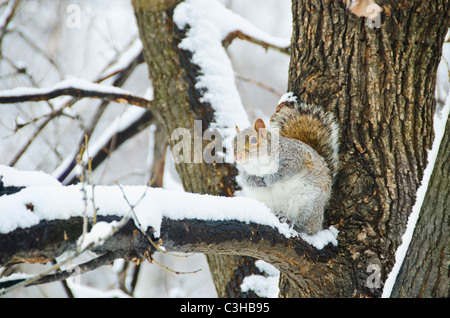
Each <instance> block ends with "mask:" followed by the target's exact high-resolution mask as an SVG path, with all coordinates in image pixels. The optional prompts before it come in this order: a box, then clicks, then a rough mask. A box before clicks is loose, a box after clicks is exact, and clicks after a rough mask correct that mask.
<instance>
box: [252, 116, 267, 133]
mask: <svg viewBox="0 0 450 318" xmlns="http://www.w3.org/2000/svg"><path fill="white" fill-rule="evenodd" d="M255 130H256V131H257V132H259V133H260V134H261V135H262V136H263V137H264V138H266V137H267V130H266V124H265V123H264V120H262V119H261V118H258V119H257V120H256V121H255Z"/></svg>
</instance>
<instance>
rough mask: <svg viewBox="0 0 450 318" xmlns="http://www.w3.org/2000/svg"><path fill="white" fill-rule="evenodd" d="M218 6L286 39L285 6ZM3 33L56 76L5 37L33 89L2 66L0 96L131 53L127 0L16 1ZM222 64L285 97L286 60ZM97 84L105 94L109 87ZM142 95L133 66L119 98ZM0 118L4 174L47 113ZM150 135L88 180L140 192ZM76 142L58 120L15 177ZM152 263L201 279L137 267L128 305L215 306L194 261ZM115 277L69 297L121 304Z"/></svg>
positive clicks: (107, 120)
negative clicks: (74, 14) (76, 20)
mask: <svg viewBox="0 0 450 318" xmlns="http://www.w3.org/2000/svg"><path fill="white" fill-rule="evenodd" d="M221 2H222V3H224V4H225V5H226V6H227V7H228V8H230V9H232V10H233V11H234V12H236V13H238V14H240V15H242V16H243V17H244V18H246V19H247V20H248V21H249V22H251V23H253V24H254V25H255V26H257V27H259V28H260V29H262V30H263V31H266V32H267V33H269V34H271V35H273V36H278V37H290V35H291V8H290V5H291V1H290V0H245V1H242V0H221ZM70 4H77V5H78V6H79V8H80V9H81V11H80V13H81V20H80V27H79V28H78V27H75V28H69V27H68V25H67V22H68V18H69V16H70V15H71V13H70V12H67V8H68V6H69V5H70ZM1 10H2V9H0V12H1ZM0 15H1V13H0ZM9 28H10V29H12V30H18V31H20V32H21V33H22V34H23V35H24V36H25V37H27V38H30V39H31V40H32V41H33V43H35V45H38V46H39V47H40V48H41V49H42V50H43V51H45V52H46V53H47V54H48V57H50V58H51V59H53V60H54V63H55V64H56V65H58V70H57V69H56V68H55V66H54V65H53V64H52V63H50V62H49V61H48V58H47V57H45V56H43V55H42V54H40V53H37V52H36V50H34V49H32V48H31V47H30V44H29V43H27V41H26V40H24V39H23V38H22V37H21V36H20V34H19V33H18V32H17V31H15V32H12V33H11V34H9V35H7V36H5V38H4V40H3V43H2V53H3V55H4V56H6V57H7V58H9V59H10V60H11V61H12V62H14V64H15V65H16V66H17V67H20V68H26V73H27V74H29V75H31V76H32V79H31V80H30V78H29V77H27V76H26V75H23V74H14V73H15V71H14V69H13V67H12V66H11V65H10V63H8V62H6V61H5V60H1V61H0V90H5V89H12V88H16V87H21V86H26V87H31V86H34V85H36V86H37V87H50V86H53V85H54V84H56V83H58V82H60V81H61V80H64V79H66V78H70V77H77V78H81V79H85V80H93V79H95V78H96V77H97V76H99V75H100V74H101V73H102V71H103V69H104V67H106V65H107V64H108V63H109V62H110V61H111V60H113V59H114V58H115V57H116V56H120V54H121V52H123V51H124V50H126V48H127V47H128V46H130V45H136V43H135V42H133V39H136V37H137V27H136V23H135V17H134V14H133V10H132V7H131V5H130V1H129V0H95V1H94V0H92V1H87V0H84V1H81V0H78V1H75V0H73V1H53V0H41V1H38V0H28V1H22V3H21V5H20V7H19V9H18V12H17V14H16V17H15V18H14V20H13V22H12V23H11V24H10V25H9ZM134 41H136V40H134ZM137 41H138V40H137ZM228 54H229V57H230V58H231V62H232V65H233V68H234V70H235V72H236V73H238V74H240V75H242V76H244V77H246V78H250V79H252V80H256V81H259V82H262V83H264V84H265V85H267V86H269V87H271V88H273V89H274V90H276V91H277V92H279V93H280V94H283V93H284V92H285V91H286V84H287V75H288V64H289V57H288V56H287V55H284V54H282V53H279V52H277V51H274V50H268V51H266V50H265V49H263V48H261V47H259V46H256V45H254V44H251V43H248V42H243V41H240V40H235V41H234V42H233V44H232V45H231V46H230V47H229V48H228ZM444 54H445V56H446V59H445V60H443V62H442V63H441V67H440V70H439V73H438V89H439V91H438V93H439V94H438V95H439V96H438V97H439V100H443V101H444V100H445V96H446V92H448V89H449V81H448V64H447V63H448V62H450V49H449V44H448V43H447V44H445V46H444ZM106 83H107V84H110V83H111V81H109V82H108V81H107V82H106ZM236 83H237V87H238V90H239V93H240V97H241V100H242V103H243V105H244V106H245V107H246V110H247V113H248V116H249V119H250V120H251V121H253V120H254V119H255V117H263V118H264V117H268V116H270V113H271V112H272V111H273V109H274V107H275V105H276V103H277V101H278V99H279V97H280V95H278V94H274V93H272V92H269V91H267V90H265V89H262V88H261V87H259V86H257V85H255V84H254V83H249V82H245V81H242V80H236ZM150 86H151V83H150V81H149V79H148V74H147V69H146V65H141V66H140V67H138V69H137V70H136V71H135V72H134V73H133V75H132V76H131V78H130V79H129V80H128V81H127V83H126V84H125V85H124V86H123V88H124V89H125V90H128V91H130V92H132V93H134V94H135V95H138V96H144V95H145V94H146V91H147V89H148V87H150ZM62 100H64V98H58V99H54V100H52V101H51V103H52V104H53V105H54V106H55V107H57V106H58V105H60V104H61V101H62ZM98 104H99V101H98V100H94V99H85V100H83V101H81V102H78V103H77V104H75V106H73V107H72V111H71V113H72V114H78V115H79V116H81V122H82V123H87V122H88V120H89V119H90V118H91V116H92V115H93V114H94V112H95V107H96V106H97V105H98ZM127 107H129V106H126V105H122V104H115V103H112V104H111V105H110V106H109V107H108V110H107V111H106V112H105V114H104V115H103V117H102V120H101V122H100V124H99V126H98V127H97V129H96V131H95V133H94V135H93V136H92V138H91V140H92V141H95V139H98V138H99V137H100V136H101V132H102V131H104V130H106V129H107V127H108V126H109V125H110V124H111V123H112V122H113V121H114V119H116V118H117V117H118V116H120V115H121V114H123V113H124V111H125V109H126V108H127ZM0 110H1V116H0V164H8V163H9V162H10V160H11V159H12V158H13V157H14V155H15V154H16V152H17V151H18V150H19V149H20V147H22V145H24V144H25V143H26V142H27V140H28V139H29V138H30V136H31V135H32V134H33V132H34V130H35V127H33V125H28V126H27V127H25V128H23V129H21V130H19V131H18V132H17V133H14V131H13V129H14V127H15V121H16V120H17V121H18V122H26V121H28V120H30V119H31V118H36V117H39V116H41V115H43V114H46V113H48V112H49V110H50V108H49V106H48V105H47V104H46V103H44V102H39V103H23V104H16V105H0ZM38 123H39V122H38ZM150 131H151V130H150V129H147V130H145V131H143V132H142V133H140V134H139V135H138V136H136V137H134V138H133V140H132V141H130V142H128V143H126V144H124V145H122V146H121V148H120V149H119V150H118V151H115V152H114V154H113V155H112V156H111V158H110V159H109V160H107V161H106V162H105V163H104V164H102V166H100V167H99V168H98V169H97V170H96V172H95V173H94V183H95V184H105V185H110V184H113V183H114V182H115V181H118V182H120V183H121V184H127V185H143V184H145V182H146V181H145V177H146V168H147V166H146V163H147V158H148V155H149V153H148V148H149V147H148V145H149V143H150V140H149V139H150V138H149V135H150ZM79 132H80V129H79V123H77V121H74V120H73V119H69V118H64V117H61V118H59V119H56V120H54V121H52V123H51V124H49V125H48V127H47V128H46V129H45V130H44V131H43V132H42V133H41V134H40V135H39V137H38V138H37V139H36V140H35V141H34V142H33V144H32V146H31V147H30V148H29V149H28V151H27V152H26V153H25V154H24V155H23V157H22V158H21V159H20V160H19V161H18V163H17V164H16V165H15V167H16V168H18V169H23V170H42V171H45V172H47V173H50V174H51V173H52V172H53V171H54V170H55V168H56V167H57V166H58V165H59V164H60V163H61V162H62V161H63V160H64V158H66V157H67V156H70V155H71V153H72V151H73V147H74V145H75V144H76V143H77V142H78V140H79V138H80V136H79ZM169 159H170V158H169ZM165 177H166V178H165V181H166V183H165V184H166V187H167V188H169V189H178V190H179V189H180V185H179V184H178V183H177V176H176V172H175V170H174V168H173V166H172V165H170V166H167V167H166V174H165ZM156 258H157V261H158V262H159V263H161V264H163V265H164V266H167V267H169V268H172V269H174V270H179V271H195V270H197V269H200V268H201V269H202V270H201V271H200V272H199V273H197V274H189V275H175V274H174V273H172V272H169V271H166V270H164V269H162V268H160V267H158V266H157V265H152V264H148V263H144V264H143V265H142V269H141V272H140V277H139V280H138V284H137V289H136V292H135V295H136V296H137V297H216V293H215V290H214V286H213V284H212V281H211V278H210V274H209V270H208V266H207V264H206V262H205V259H204V256H203V255H194V256H190V257H188V258H178V257H173V256H168V255H162V254H158V255H157V257H156ZM87 259H88V255H83V256H82V257H80V259H78V260H77V261H78V262H82V261H86V260H87ZM43 268H44V266H42V265H21V266H20V267H19V268H18V271H19V272H21V271H22V272H26V273H38V272H40V271H42V269H43ZM120 268H121V263H120V262H119V261H118V262H117V264H115V265H114V266H113V267H104V268H101V269H98V270H96V271H94V272H91V273H87V274H84V275H82V276H81V278H80V281H81V284H82V285H83V286H85V287H83V288H75V289H74V293H75V295H77V296H89V297H92V296H99V297H108V296H121V295H122V294H120V293H119V294H118V293H116V292H115V290H116V289H117V271H118V270H120ZM0 273H1V269H0ZM88 287H89V289H88ZM17 296H20V297H58V296H62V297H64V292H63V290H62V287H61V284H60V283H53V284H47V285H43V286H39V287H31V288H23V289H20V290H17V291H15V292H13V293H12V294H9V295H7V297H17ZM122 296H123V295H122Z"/></svg>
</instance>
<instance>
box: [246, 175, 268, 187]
mask: <svg viewBox="0 0 450 318" xmlns="http://www.w3.org/2000/svg"><path fill="white" fill-rule="evenodd" d="M244 181H245V183H247V185H249V186H250V187H255V188H261V187H265V186H266V183H265V182H264V179H263V178H261V177H257V176H247V178H245V179H244Z"/></svg>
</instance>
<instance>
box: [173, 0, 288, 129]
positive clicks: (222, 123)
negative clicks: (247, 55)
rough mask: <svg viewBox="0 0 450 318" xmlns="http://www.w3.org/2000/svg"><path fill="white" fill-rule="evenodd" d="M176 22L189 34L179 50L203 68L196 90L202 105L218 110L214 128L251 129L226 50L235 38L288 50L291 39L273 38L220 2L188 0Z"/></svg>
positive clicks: (181, 5) (177, 11)
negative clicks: (183, 51) (204, 103)
mask: <svg viewBox="0 0 450 318" xmlns="http://www.w3.org/2000/svg"><path fill="white" fill-rule="evenodd" d="M174 22H175V23H176V25H177V27H178V28H179V29H180V30H185V31H186V35H185V38H184V39H183V40H182V41H181V43H180V44H179V45H178V47H179V48H180V49H182V50H186V51H189V52H191V53H192V59H191V62H192V63H194V64H196V65H197V66H198V67H200V72H199V73H200V74H199V75H198V76H197V77H196V84H195V88H196V89H197V90H198V91H200V92H202V95H203V96H202V98H201V99H200V101H201V102H206V103H210V104H211V107H212V108H213V109H214V115H215V123H212V125H211V126H212V128H217V129H219V130H220V129H223V128H232V130H234V127H235V125H238V126H239V127H241V126H242V127H248V126H249V124H250V123H249V120H248V117H247V113H246V111H245V109H244V107H243V105H242V102H241V99H240V96H239V93H238V90H237V88H236V84H235V73H234V71H233V67H232V65H231V62H230V59H229V58H228V56H227V53H226V51H225V48H224V44H225V45H226V44H229V43H230V41H232V39H233V38H236V37H238V38H242V39H245V40H248V41H251V42H254V43H258V44H262V45H263V46H265V47H277V48H287V47H289V44H290V39H285V38H277V37H273V36H271V35H269V34H267V33H265V32H263V31H261V30H260V29H258V28H257V27H255V26H254V25H252V24H251V23H249V22H248V21H246V20H245V19H244V18H242V17H241V16H239V15H237V14H235V13H234V12H232V11H231V10H228V9H227V8H225V7H224V6H223V5H222V4H220V3H219V2H218V1H216V0H186V1H183V2H182V3H180V4H179V5H178V6H177V7H176V8H175V11H174Z"/></svg>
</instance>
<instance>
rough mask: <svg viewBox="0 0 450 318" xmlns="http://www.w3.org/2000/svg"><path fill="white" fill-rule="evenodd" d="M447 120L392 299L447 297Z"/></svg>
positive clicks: (449, 279)
mask: <svg viewBox="0 0 450 318" xmlns="http://www.w3.org/2000/svg"><path fill="white" fill-rule="evenodd" d="M449 207H450V117H448V119H447V127H446V128H445V133H444V137H443V139H442V141H441V146H440V149H439V153H438V157H437V159H436V162H435V165H434V169H433V173H432V175H431V178H430V182H429V184H428V189H427V193H426V195H425V199H424V202H423V203H422V208H421V211H420V214H419V218H418V220H417V224H416V227H415V229H414V234H413V237H412V240H411V242H410V244H409V249H408V252H407V254H406V256H405V260H404V261H403V264H402V267H401V268H400V272H399V274H398V276H397V280H396V282H395V285H394V289H393V291H392V294H391V296H392V297H415V298H416V297H434V298H435V297H442V298H448V297H449V296H450V275H449V274H450V269H449V266H450V229H449V224H450V208H449Z"/></svg>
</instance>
